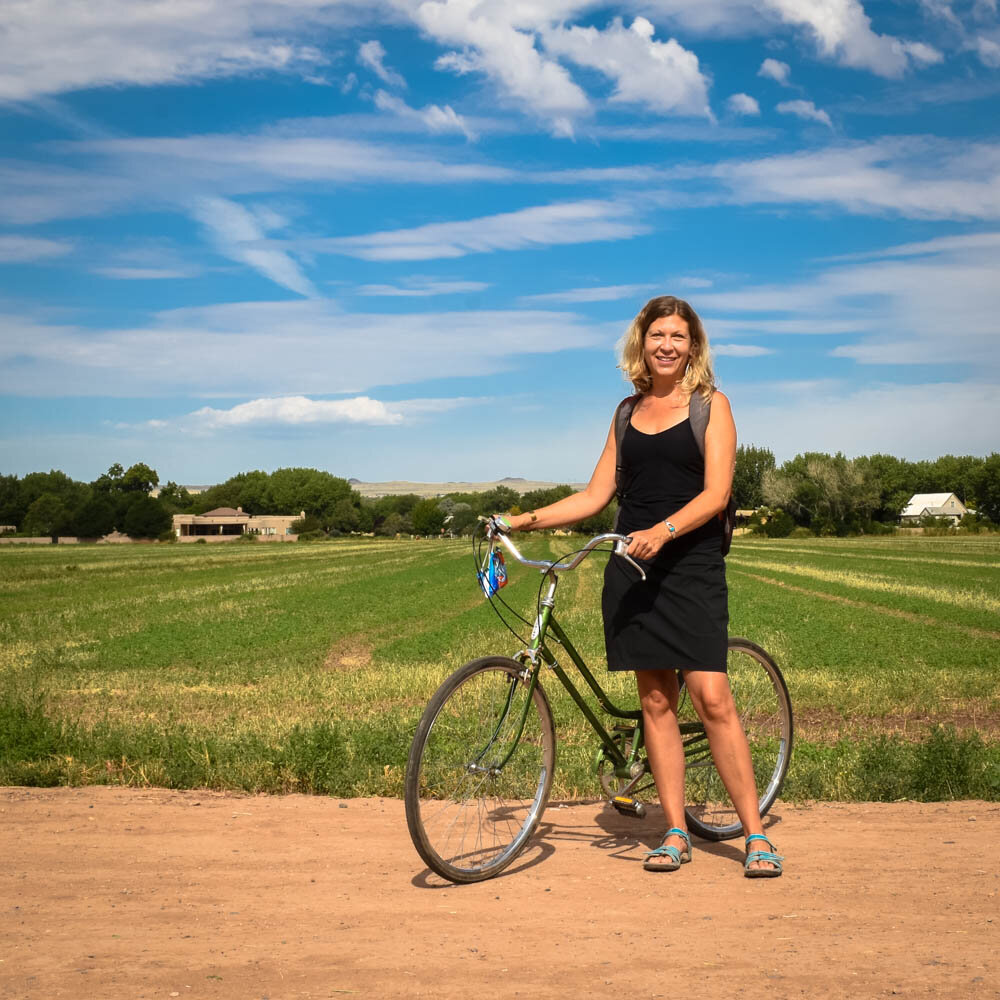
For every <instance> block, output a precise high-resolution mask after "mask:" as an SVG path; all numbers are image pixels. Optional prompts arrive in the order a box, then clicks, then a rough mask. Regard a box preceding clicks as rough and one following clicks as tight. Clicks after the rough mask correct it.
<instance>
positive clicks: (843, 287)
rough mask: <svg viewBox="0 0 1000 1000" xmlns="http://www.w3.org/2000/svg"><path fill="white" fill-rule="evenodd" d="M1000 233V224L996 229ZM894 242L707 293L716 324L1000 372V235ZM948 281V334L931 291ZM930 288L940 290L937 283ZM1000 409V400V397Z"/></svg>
mask: <svg viewBox="0 0 1000 1000" xmlns="http://www.w3.org/2000/svg"><path fill="white" fill-rule="evenodd" d="M994 235H995V234H994ZM916 246H919V247H920V249H919V251H917V252H914V247H915V245H913V244H906V245H903V246H902V247H897V248H887V249H885V250H883V251H881V252H880V253H877V254H876V253H873V254H871V255H869V256H868V258H867V259H865V260H864V261H863V262H858V263H854V262H851V263H844V264H836V265H833V266H829V267H827V268H825V269H824V270H821V271H820V272H819V273H818V274H816V275H815V277H813V278H810V279H804V280H800V281H796V282H790V283H788V284H785V285H780V286H779V285H759V286H748V287H745V288H741V289H735V290H732V291H728V292H714V293H713V292H708V293H705V294H703V295H701V296H700V297H699V306H700V308H701V309H702V310H703V311H704V312H705V313H706V314H708V317H709V322H708V326H709V329H710V330H712V329H721V330H723V331H725V332H727V333H729V334H732V333H736V332H740V331H745V332H747V333H750V334H753V335H754V336H755V337H759V336H760V335H761V334H762V333H763V334H767V333H771V334H774V335H780V334H795V333H804V334H814V335H815V334H820V335H822V334H839V335H840V337H839V339H840V343H838V344H835V345H833V346H831V348H830V352H829V353H830V355H831V356H833V357H837V358H845V359H850V360H853V361H855V362H857V363H859V364H863V365H885V366H890V367H891V368H892V369H893V371H898V370H899V369H900V368H901V367H912V366H918V365H930V366H933V367H936V368H947V371H948V372H949V374H954V373H956V372H959V371H963V370H964V371H966V372H969V373H973V372H974V373H976V374H977V375H979V376H981V377H989V376H990V375H991V374H992V375H994V376H995V375H998V374H1000V357H998V355H997V352H996V337H997V321H996V316H997V315H1000V286H998V284H997V282H996V280H995V275H996V273H997V271H998V269H1000V241H998V240H996V239H993V240H992V242H989V241H986V240H983V239H969V240H967V241H966V240H963V239H957V240H955V241H952V242H943V241H942V242H938V241H930V242H929V243H925V244H923V245H922V246H921V245H919V244H918V245H916ZM938 289H940V290H946V292H943V293H942V294H944V295H945V297H946V298H947V302H948V306H947V314H948V323H947V327H948V328H947V334H946V335H945V334H943V333H942V328H941V313H940V312H939V310H937V309H935V308H929V307H928V305H927V302H928V294H930V295H934V294H937V293H936V292H935V291H934V290H938ZM928 290H931V291H930V293H929V292H928ZM996 415H997V418H998V419H1000V403H998V404H997V414H996Z"/></svg>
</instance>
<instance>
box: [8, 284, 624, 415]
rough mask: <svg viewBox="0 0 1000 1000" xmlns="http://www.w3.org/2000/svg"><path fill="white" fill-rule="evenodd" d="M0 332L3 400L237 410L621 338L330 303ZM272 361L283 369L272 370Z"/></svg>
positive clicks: (504, 315)
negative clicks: (178, 401) (175, 401)
mask: <svg viewBox="0 0 1000 1000" xmlns="http://www.w3.org/2000/svg"><path fill="white" fill-rule="evenodd" d="M0 325H2V328H3V330H4V337H3V338H2V339H0V392H8V393H10V394H12V395H18V396H58V395H81V394H83V395H95V396H101V395H106V396H123V395H127V396H133V397H134V396H136V395H137V394H138V395H150V396H152V395H164V394H177V393H182V394H188V395H202V396H209V395H211V396H227V395H237V396H239V397H241V398H243V399H246V398H247V397H253V398H262V397H273V396H297V395H308V396H315V395H320V396H329V395H333V394H338V395H339V394H351V395H358V394H361V393H362V392H363V391H364V390H366V389H368V388H369V387H371V386H374V385H378V386H386V385H405V384H411V383H417V382H421V381H423V380H426V379H441V378H450V377H458V376H477V375H491V374H495V373H498V372H502V371H505V370H507V369H508V368H509V367H510V366H511V364H512V359H514V358H516V357H518V356H520V355H544V354H551V353H554V352H557V351H563V350H566V349H568V348H574V349H587V348H595V347H602V346H607V345H609V344H611V343H613V342H614V339H615V337H616V336H617V335H618V332H619V331H618V330H617V327H609V326H608V325H607V324H601V323H596V322H593V321H591V320H588V319H586V318H585V317H583V316H581V315H579V314H576V313H573V312H569V311H556V310H540V309H508V310H504V309H484V310H478V311H476V310H452V311H448V310H435V311H431V312H414V313H391V314H390V313H347V312H345V311H344V310H343V309H342V308H341V307H339V306H337V305H336V304H335V303H333V302H330V301H328V300H325V299H302V300H293V301H287V302H241V303H232V304H226V305H216V306H205V307H192V308H184V309H170V310H165V311H163V312H160V313H157V314H155V315H154V316H153V317H152V318H151V319H150V320H149V322H148V323H146V324H143V325H138V326H134V327H127V328H103V329H101V328H98V329H95V328H87V327H83V326H81V325H71V324H69V323H65V322H63V323H52V322H44V321H43V320H41V319H39V318H35V317H30V316H22V315H17V314H7V315H0ZM276 331H280V334H279V333H276ZM276 354H280V358H281V363H280V364H271V363H268V361H269V359H273V358H274V357H275V356H276ZM151 358H155V359H156V363H155V364H151V363H150V359H151ZM192 358H197V359H198V363H197V364H196V365H192V363H191V359H192Z"/></svg>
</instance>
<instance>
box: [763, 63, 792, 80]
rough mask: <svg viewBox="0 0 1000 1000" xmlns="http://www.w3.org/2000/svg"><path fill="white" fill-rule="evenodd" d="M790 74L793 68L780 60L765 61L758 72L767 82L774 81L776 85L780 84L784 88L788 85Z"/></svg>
mask: <svg viewBox="0 0 1000 1000" xmlns="http://www.w3.org/2000/svg"><path fill="white" fill-rule="evenodd" d="M789 73H791V67H790V66H789V65H788V63H785V62H782V61H781V60H780V59H765V60H764V61H763V62H762V63H761V64H760V69H759V70H757V75H758V76H762V77H764V78H765V79H766V80H774V82H775V83H780V84H781V85H782V86H786V85H787V84H788V74H789Z"/></svg>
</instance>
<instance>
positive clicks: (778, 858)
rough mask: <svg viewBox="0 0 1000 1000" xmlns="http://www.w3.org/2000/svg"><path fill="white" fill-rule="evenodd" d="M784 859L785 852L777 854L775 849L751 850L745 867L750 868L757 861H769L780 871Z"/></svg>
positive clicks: (744, 864)
mask: <svg viewBox="0 0 1000 1000" xmlns="http://www.w3.org/2000/svg"><path fill="white" fill-rule="evenodd" d="M784 860H785V857H784V855H783V854H775V853H774V852H773V851H751V852H750V853H749V854H748V855H747V858H746V861H744V862H743V867H744V868H749V867H750V865H752V864H753V863H754V862H755V861H768V862H770V863H771V864H772V865H774V867H775V868H777V869H778V871H779V872H780V871H781V862H782V861H784Z"/></svg>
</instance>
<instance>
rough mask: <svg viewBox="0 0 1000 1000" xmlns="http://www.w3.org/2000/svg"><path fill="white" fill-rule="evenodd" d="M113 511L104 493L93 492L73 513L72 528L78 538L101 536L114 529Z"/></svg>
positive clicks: (112, 506) (113, 505)
mask: <svg viewBox="0 0 1000 1000" xmlns="http://www.w3.org/2000/svg"><path fill="white" fill-rule="evenodd" d="M115 513H116V508H115V504H114V503H113V502H112V500H111V499H110V497H108V495H107V494H106V493H94V494H93V495H92V496H91V497H90V499H89V500H87V501H86V502H85V503H84V504H83V506H81V507H80V509H79V510H77V512H76V513H75V514H74V515H73V530H74V531H75V532H76V534H77V535H79V536H80V538H101V537H103V536H104V535H107V534H109V533H110V532H112V531H114V528H115Z"/></svg>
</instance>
